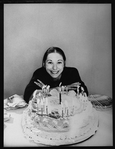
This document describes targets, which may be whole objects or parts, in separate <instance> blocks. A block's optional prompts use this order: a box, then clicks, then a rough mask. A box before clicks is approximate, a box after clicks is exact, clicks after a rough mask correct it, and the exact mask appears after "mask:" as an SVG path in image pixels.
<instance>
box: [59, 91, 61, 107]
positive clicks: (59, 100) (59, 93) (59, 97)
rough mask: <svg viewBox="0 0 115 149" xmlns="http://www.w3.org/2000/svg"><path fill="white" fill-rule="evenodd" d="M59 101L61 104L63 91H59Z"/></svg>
mask: <svg viewBox="0 0 115 149" xmlns="http://www.w3.org/2000/svg"><path fill="white" fill-rule="evenodd" d="M59 103H60V104H61V92H60V93H59Z"/></svg>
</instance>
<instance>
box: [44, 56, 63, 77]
mask: <svg viewBox="0 0 115 149" xmlns="http://www.w3.org/2000/svg"><path fill="white" fill-rule="evenodd" d="M63 69H64V60H63V57H62V56H61V55H60V54H59V53H50V54H49V55H48V56H47V59H46V71H47V72H48V73H49V74H50V76H51V77H52V78H59V77H60V75H61V73H62V71H63Z"/></svg>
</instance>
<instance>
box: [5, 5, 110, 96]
mask: <svg viewBox="0 0 115 149" xmlns="http://www.w3.org/2000/svg"><path fill="white" fill-rule="evenodd" d="M50 46H58V47H60V48H62V49H63V50H64V52H65V54H66V56H67V66H75V67H77V68H78V70H79V73H80V75H81V78H82V80H83V81H84V82H85V84H86V85H87V87H88V90H89V92H90V94H105V95H108V96H111V97H112V57H111V53H112V52H111V5H110V4H4V96H5V97H8V96H10V95H13V94H23V92H24V89H25V87H26V85H27V84H28V82H29V80H30V78H31V76H32V74H33V72H34V71H35V69H37V68H38V67H41V64H42V56H43V54H44V52H45V51H46V50H47V48H49V47H50Z"/></svg>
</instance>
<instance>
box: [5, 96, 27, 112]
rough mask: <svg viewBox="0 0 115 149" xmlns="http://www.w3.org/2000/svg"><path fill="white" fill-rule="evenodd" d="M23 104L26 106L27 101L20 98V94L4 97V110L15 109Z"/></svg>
mask: <svg viewBox="0 0 115 149" xmlns="http://www.w3.org/2000/svg"><path fill="white" fill-rule="evenodd" d="M25 106H27V103H26V102H25V100H24V99H23V98H22V96H19V95H17V94H14V95H12V96H10V97H8V98H6V99H4V109H6V110H11V109H17V108H21V107H25Z"/></svg>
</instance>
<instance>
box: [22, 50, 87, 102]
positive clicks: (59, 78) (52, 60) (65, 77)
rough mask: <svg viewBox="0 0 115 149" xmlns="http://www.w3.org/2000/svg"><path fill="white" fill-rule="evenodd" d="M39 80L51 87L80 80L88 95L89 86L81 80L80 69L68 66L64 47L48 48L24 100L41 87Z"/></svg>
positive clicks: (25, 93)
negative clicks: (38, 83)
mask: <svg viewBox="0 0 115 149" xmlns="http://www.w3.org/2000/svg"><path fill="white" fill-rule="evenodd" d="M38 81H39V82H42V83H43V84H44V85H46V86H50V88H55V87H58V86H60V85H61V86H67V85H70V84H72V83H77V82H79V83H80V86H82V87H83V88H84V90H85V92H86V94H87V95H88V90H87V87H86V86H85V84H84V82H83V81H82V80H81V78H80V75H79V72H78V70H77V69H76V68H73V67H66V56H65V54H64V52H63V51H62V49H60V48H58V47H50V48H49V49H47V51H46V52H45V54H44V56H43V61H42V67H41V68H39V69H37V70H36V71H35V72H34V73H33V76H32V78H31V80H30V82H29V84H28V85H27V87H26V89H25V92H24V100H25V101H26V102H27V103H28V102H29V100H30V99H31V96H32V94H33V92H34V91H35V90H36V89H41V87H40V85H39V86H38V85H37V82H38Z"/></svg>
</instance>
